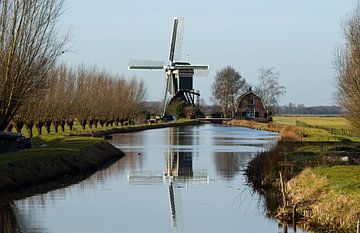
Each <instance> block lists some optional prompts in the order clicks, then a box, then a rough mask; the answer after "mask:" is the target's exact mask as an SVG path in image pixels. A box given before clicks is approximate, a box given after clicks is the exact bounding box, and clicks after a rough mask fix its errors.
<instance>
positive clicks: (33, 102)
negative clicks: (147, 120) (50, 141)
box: [10, 65, 146, 137]
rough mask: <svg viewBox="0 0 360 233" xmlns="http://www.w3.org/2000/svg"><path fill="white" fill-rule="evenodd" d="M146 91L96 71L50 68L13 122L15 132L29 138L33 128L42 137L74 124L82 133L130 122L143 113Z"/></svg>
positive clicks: (140, 85)
mask: <svg viewBox="0 0 360 233" xmlns="http://www.w3.org/2000/svg"><path fill="white" fill-rule="evenodd" d="M145 94H146V88H145V86H144V83H143V82H142V81H137V80H136V79H135V78H133V79H131V80H127V79H125V78H123V77H121V76H119V75H112V74H109V73H107V72H105V71H99V70H98V69H96V68H87V67H85V66H79V67H78V68H76V69H70V68H68V67H67V66H66V65H59V66H56V67H53V68H52V69H51V70H50V72H49V75H48V76H47V79H46V83H45V88H42V89H41V90H40V91H38V93H37V95H34V96H32V97H31V98H28V99H27V100H26V101H25V102H24V103H23V104H22V105H21V106H20V108H19V110H18V111H17V114H16V115H15V117H14V118H13V121H12V124H11V125H10V128H11V127H12V126H13V127H15V128H16V131H17V132H21V130H22V129H23V128H24V127H25V128H26V129H27V130H28V133H29V135H30V137H31V136H32V135H33V128H36V129H37V131H38V134H40V135H41V134H42V133H43V132H42V130H43V128H45V130H46V131H47V132H48V133H50V129H51V127H52V126H53V127H54V129H55V132H59V130H61V131H63V132H64V131H65V127H66V126H67V127H68V128H69V129H70V130H73V127H74V122H75V120H78V121H79V122H80V124H81V127H82V128H83V129H85V128H86V126H88V127H89V128H93V127H95V128H96V127H98V126H101V127H104V126H110V125H111V126H113V125H120V124H121V125H122V124H124V122H131V121H132V120H133V119H134V118H135V117H136V116H137V115H139V114H140V113H141V112H142V109H143V108H142V103H143V101H144V98H145Z"/></svg>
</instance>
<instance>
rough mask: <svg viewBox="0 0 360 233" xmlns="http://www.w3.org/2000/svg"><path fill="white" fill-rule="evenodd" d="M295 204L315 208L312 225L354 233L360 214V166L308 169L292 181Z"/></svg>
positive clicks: (291, 188)
mask: <svg viewBox="0 0 360 233" xmlns="http://www.w3.org/2000/svg"><path fill="white" fill-rule="evenodd" d="M288 193H289V197H290V198H291V200H292V202H293V203H297V204H299V207H300V209H301V208H305V209H307V208H311V209H312V211H313V215H312V217H311V219H310V220H309V222H310V224H311V223H313V224H316V225H319V224H320V225H322V226H323V227H326V229H334V230H336V232H354V231H355V227H356V221H357V218H358V217H357V216H358V214H360V166H334V167H317V168H313V169H310V168H307V169H305V170H304V171H303V172H302V173H301V174H300V175H299V176H297V177H295V178H294V179H292V180H291V181H289V182H288Z"/></svg>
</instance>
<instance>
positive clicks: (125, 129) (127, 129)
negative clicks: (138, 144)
mask: <svg viewBox="0 0 360 233" xmlns="http://www.w3.org/2000/svg"><path fill="white" fill-rule="evenodd" d="M204 123H205V122H203V121H199V120H196V119H182V120H179V121H171V122H160V123H153V124H140V125H127V126H119V127H111V128H107V129H96V130H94V129H93V130H89V131H85V132H80V133H70V134H69V136H87V137H103V136H105V135H110V134H117V133H131V132H138V131H143V130H150V129H161V128H169V127H181V126H191V125H201V124H204Z"/></svg>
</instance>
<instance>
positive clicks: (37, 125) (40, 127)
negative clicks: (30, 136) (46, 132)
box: [35, 121, 44, 135]
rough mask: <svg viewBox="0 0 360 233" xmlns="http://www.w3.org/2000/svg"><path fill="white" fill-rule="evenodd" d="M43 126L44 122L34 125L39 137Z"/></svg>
mask: <svg viewBox="0 0 360 233" xmlns="http://www.w3.org/2000/svg"><path fill="white" fill-rule="evenodd" d="M43 126H44V122H43V121H38V122H37V123H36V124H35V127H36V129H37V131H38V134H39V135H41V134H42V127H43Z"/></svg>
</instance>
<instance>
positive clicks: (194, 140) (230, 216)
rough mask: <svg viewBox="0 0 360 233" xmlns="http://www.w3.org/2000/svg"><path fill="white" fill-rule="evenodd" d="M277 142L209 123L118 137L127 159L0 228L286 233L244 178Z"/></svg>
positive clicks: (25, 209) (32, 201)
mask: <svg viewBox="0 0 360 233" xmlns="http://www.w3.org/2000/svg"><path fill="white" fill-rule="evenodd" d="M276 137H277V135H276V134H272V133H269V132H265V131H258V130H252V129H246V128H238V127H226V126H221V125H210V124H207V125H201V126H189V127H179V128H165V129H156V130H146V131H141V132H136V133H129V134H118V135H114V138H113V140H111V141H110V142H111V143H112V144H114V145H115V146H116V147H118V148H120V149H121V150H123V151H124V152H125V153H126V156H125V157H123V158H122V159H120V160H119V161H117V162H116V163H114V164H113V165H111V166H110V167H108V168H106V169H104V170H101V171H98V172H97V173H95V174H94V175H92V176H91V177H89V178H88V179H86V180H84V181H82V182H80V183H78V184H74V185H71V186H68V187H65V188H62V189H57V190H54V191H51V192H48V193H46V194H41V195H35V196H32V197H29V198H26V199H23V200H19V201H15V202H14V203H13V204H11V205H9V206H8V207H3V208H1V209H0V222H1V224H8V226H7V229H8V231H7V232H11V233H12V232H24V233H40V232H49V233H63V232H67V233H70V232H74V233H75V232H77V233H83V232H84V233H85V232H86V233H90V232H96V233H108V232H131V233H136V232H139V233H140V232H150V233H161V232H164V233H165V232H184V233H190V232H207V233H209V232H211V233H212V232H214V233H218V232H222V233H226V232H247V233H248V232H264V233H265V232H269V233H277V232H283V230H282V228H281V226H279V225H278V224H277V222H276V221H275V220H274V219H272V218H269V217H266V209H265V207H264V201H263V199H262V198H261V197H260V196H259V195H258V194H257V193H254V192H253V191H252V189H251V188H250V187H249V186H248V185H247V184H246V178H245V176H244V172H243V171H244V169H245V168H246V165H247V163H248V162H249V160H251V158H252V157H253V156H254V155H255V154H256V153H258V152H260V151H263V150H267V149H269V148H271V147H272V146H273V145H274V144H275V143H276ZM4 228H5V227H4V226H3V228H2V229H4ZM14 229H17V231H14ZM288 232H289V233H292V232H294V230H292V229H291V228H289V229H288ZM297 232H300V233H301V232H302V231H301V230H297Z"/></svg>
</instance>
